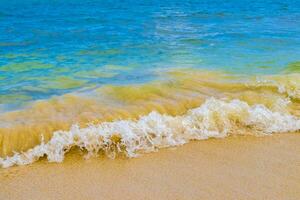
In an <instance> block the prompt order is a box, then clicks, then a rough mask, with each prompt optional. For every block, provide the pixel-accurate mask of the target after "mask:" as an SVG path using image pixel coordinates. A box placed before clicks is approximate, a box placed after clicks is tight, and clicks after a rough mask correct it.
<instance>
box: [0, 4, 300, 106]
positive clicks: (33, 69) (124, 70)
mask: <svg viewBox="0 0 300 200" xmlns="http://www.w3.org/2000/svg"><path fill="white" fill-rule="evenodd" d="M299 60H300V1H297V0H295V1H293V0H287V1H284V2H283V1H280V0H263V1H255V2H253V1H250V0H249V1H248V0H245V1H241V0H232V1H228V2H225V1H223V0H203V1H176V0H167V1H144V0H143V1H116V0H113V1H100V0H88V1H78V0H72V1H69V0H61V1H60V0H55V1H52V0H51V1H50V0H43V1H37V0H22V1H21V0H10V1H5V0H0V105H2V107H3V108H5V109H11V108H14V107H16V106H19V105H22V104H24V103H26V102H29V101H32V100H38V99H47V98H50V97H51V96H53V95H62V94H65V93H69V92H72V91H77V90H79V89H82V88H84V89H90V88H95V87H99V86H102V85H106V84H129V83H143V82H147V81H151V80H154V79H156V78H157V75H156V73H155V71H156V70H159V69H165V68H173V67H180V68H185V67H186V68H201V69H208V70H223V71H227V72H231V73H238V74H275V73H283V72H288V70H287V69H289V68H287V67H290V68H292V69H295V68H296V69H297V68H299V63H297V61H299Z"/></svg>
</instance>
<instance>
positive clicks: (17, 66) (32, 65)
mask: <svg viewBox="0 0 300 200" xmlns="http://www.w3.org/2000/svg"><path fill="white" fill-rule="evenodd" d="M53 67H54V65H51V64H46V63H41V62H22V63H11V64H7V65H3V66H1V67H0V71H5V72H13V73H17V72H27V71H31V70H35V69H50V68H53Z"/></svg>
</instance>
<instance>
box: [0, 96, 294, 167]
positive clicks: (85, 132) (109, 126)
mask: <svg viewBox="0 0 300 200" xmlns="http://www.w3.org/2000/svg"><path fill="white" fill-rule="evenodd" d="M298 130H300V119H299V118H297V117H295V116H293V115H291V114H289V113H282V112H275V111H271V110H270V109H268V108H267V107H265V106H264V105H253V106H250V105H248V104H247V103H246V102H243V101H241V100H232V101H229V102H228V101H225V100H219V99H215V98H210V99H207V100H206V101H205V103H203V104H202V105H201V106H199V107H197V108H194V109H190V110H188V111H187V112H186V114H184V115H180V116H170V115H166V114H159V113H158V112H156V111H153V112H151V113H150V114H148V115H145V116H141V117H140V118H139V119H138V120H118V121H113V122H103V123H100V124H98V125H92V124H91V125H89V126H88V127H86V128H80V127H79V126H78V125H73V126H72V127H71V129H70V130H69V131H56V132H54V133H53V136H52V138H51V139H50V140H49V141H48V142H47V143H44V142H42V143H41V144H40V145H37V146H35V147H34V148H32V149H30V150H28V151H26V152H20V153H15V154H14V155H13V156H11V157H6V158H0V166H2V167H3V168H6V167H10V166H13V165H26V164H30V163H33V162H35V161H37V160H38V159H39V158H41V157H44V156H46V157H47V159H48V161H49V162H62V161H63V160H64V156H65V154H66V153H67V152H68V151H69V150H70V149H71V148H72V147H79V148H80V149H82V150H86V151H87V152H88V153H87V156H92V155H97V154H98V153H100V152H103V153H104V154H105V155H107V156H109V157H111V158H114V157H115V156H116V155H117V154H120V153H121V154H124V155H126V156H127V157H135V156H137V155H139V154H140V153H146V152H153V151H156V150H157V149H159V148H163V147H170V146H178V145H182V144H185V143H187V142H189V141H190V140H203V139H207V138H223V137H226V136H229V135H234V134H253V135H267V134H272V133H286V132H295V131H298Z"/></svg>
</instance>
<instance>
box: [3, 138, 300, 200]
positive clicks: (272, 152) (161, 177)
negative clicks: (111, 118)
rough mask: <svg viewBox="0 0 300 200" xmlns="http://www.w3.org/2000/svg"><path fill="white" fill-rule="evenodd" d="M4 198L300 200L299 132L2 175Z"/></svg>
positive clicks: (69, 160) (40, 165)
mask: <svg viewBox="0 0 300 200" xmlns="http://www.w3.org/2000/svg"><path fill="white" fill-rule="evenodd" d="M0 177H1V178H0V185H1V187H0V199H7V200H8V199H33V200H34V199H299V198H300V137H299V134H298V133H288V134H275V135H272V136H266V137H254V136H230V137H228V138H224V139H208V140H202V141H193V142H190V143H189V144H186V145H183V146H180V147H176V148H167V149H160V150H159V151H158V152H157V153H149V154H143V155H141V156H140V157H138V158H133V159H128V158H117V159H114V160H112V159H109V158H105V157H104V156H99V157H97V158H90V159H88V160H85V159H84V154H83V153H80V152H78V151H77V150H74V151H72V152H70V153H68V154H67V155H66V158H65V160H64V162H63V163H48V162H47V161H46V160H45V159H43V160H41V161H39V162H37V163H34V164H32V165H28V166H18V167H12V168H8V169H0Z"/></svg>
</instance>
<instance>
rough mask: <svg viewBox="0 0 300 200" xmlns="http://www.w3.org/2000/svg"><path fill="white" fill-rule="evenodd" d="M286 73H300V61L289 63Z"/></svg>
mask: <svg viewBox="0 0 300 200" xmlns="http://www.w3.org/2000/svg"><path fill="white" fill-rule="evenodd" d="M284 71H285V72H290V73H292V72H300V61H297V62H292V63H289V64H288V65H287V66H286V68H285V69H284Z"/></svg>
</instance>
